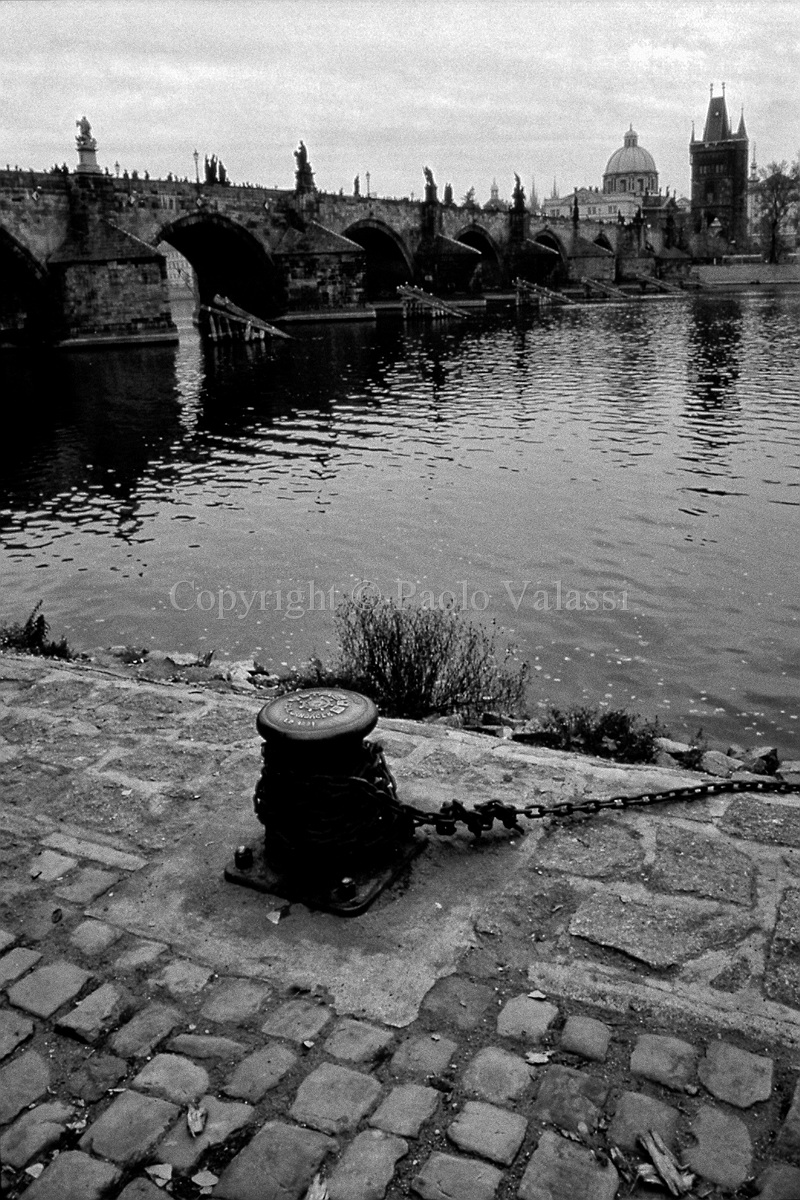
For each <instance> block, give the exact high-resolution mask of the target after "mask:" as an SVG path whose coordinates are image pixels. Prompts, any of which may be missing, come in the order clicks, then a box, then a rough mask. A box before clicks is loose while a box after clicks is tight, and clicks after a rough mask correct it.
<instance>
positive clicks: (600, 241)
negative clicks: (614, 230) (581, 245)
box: [594, 233, 616, 254]
mask: <svg viewBox="0 0 800 1200" xmlns="http://www.w3.org/2000/svg"><path fill="white" fill-rule="evenodd" d="M594 244H595V246H602V247H603V249H604V250H610V251H611V253H612V254H614V253H616V252H615V250H614V247H613V246H612V245H611V242H610V240H609V238H608V236H607V235H606V234H605V233H598V235H597V237H596V238H595V239H594Z"/></svg>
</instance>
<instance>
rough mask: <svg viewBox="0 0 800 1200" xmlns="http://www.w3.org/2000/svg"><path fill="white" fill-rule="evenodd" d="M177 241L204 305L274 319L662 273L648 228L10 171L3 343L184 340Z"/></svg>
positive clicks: (2, 234) (2, 184) (1, 248)
mask: <svg viewBox="0 0 800 1200" xmlns="http://www.w3.org/2000/svg"><path fill="white" fill-rule="evenodd" d="M653 236H655V237H656V238H658V236H659V235H658V232H657V231H656V232H655V234H653ZM165 242H166V243H169V244H170V245H172V246H175V247H176V248H177V249H178V250H179V251H180V252H181V253H183V254H184V255H185V256H186V258H187V259H188V260H189V261H190V262H191V263H192V265H193V267H194V268H195V270H196V273H197V276H198V281H199V287H200V298H201V301H203V302H208V301H210V300H211V299H213V296H214V295H216V294H222V295H226V296H228V297H229V298H230V299H231V300H233V301H234V302H235V303H236V304H238V305H240V306H241V307H242V308H245V309H247V310H248V311H250V312H253V313H255V314H256V315H259V316H262V317H267V318H268V317H270V316H274V315H276V314H279V313H281V312H286V311H291V310H292V309H305V310H316V309H327V310H329V311H336V312H340V313H346V312H347V311H349V310H359V309H363V308H364V307H365V305H367V304H368V302H370V301H371V300H372V299H374V298H376V297H380V296H383V297H384V298H389V297H390V296H394V295H395V294H396V285H397V284H399V283H405V282H409V283H417V284H423V285H424V286H428V287H430V288H431V290H438V291H440V292H442V293H447V292H448V291H451V292H452V291H460V290H465V289H466V288H468V287H470V286H473V287H479V286H480V284H478V283H476V282H475V281H477V280H478V279H479V277H480V280H481V282H482V284H483V285H484V286H492V287H497V286H503V287H509V286H510V284H511V282H512V280H513V278H514V276H515V274H523V275H525V276H526V277H531V273H533V275H536V274H537V273H539V275H538V278H539V281H545V280H547V279H550V278H552V279H553V281H554V282H569V281H572V280H575V279H578V278H581V277H583V276H588V277H595V278H600V279H607V280H610V281H613V280H614V279H615V278H617V277H618V274H619V272H620V268H621V266H624V264H625V262H627V263H628V264H629V265H630V263H634V265H635V267H636V268H637V269H638V271H639V273H646V272H647V271H648V270H652V259H653V254H652V253H651V252H650V251H646V250H645V249H644V247H643V234H642V230H641V227H639V228H638V229H634V228H633V227H631V226H624V227H623V226H618V225H616V224H610V225H603V224H602V223H601V222H596V223H595V222H589V221H581V222H580V223H579V225H578V226H576V225H574V224H573V223H572V222H571V221H568V220H565V221H563V222H559V221H556V222H551V223H550V224H546V223H544V222H542V221H540V220H537V218H535V217H533V216H532V215H531V214H530V213H528V212H527V211H525V212H522V211H519V212H512V211H509V210H508V209H507V208H505V209H504V208H502V207H498V208H496V209H494V210H486V209H479V208H476V207H467V206H463V205H441V204H438V203H429V202H427V201H425V200H410V199H389V198H382V197H376V196H369V197H367V196H345V195H343V194H341V193H340V194H332V193H325V192H319V191H313V190H312V191H308V192H305V193H302V192H301V193H296V192H293V191H288V190H279V189H268V188H261V187H243V186H236V185H225V186H223V185H219V184H213V185H208V184H203V185H200V184H196V183H190V182H187V181H185V180H184V181H178V180H149V179H138V178H130V179H127V178H122V179H120V178H117V177H113V176H110V175H108V174H104V173H100V172H96V173H88V174H83V175H81V174H79V173H74V174H69V173H67V172H62V171H58V170H56V171H53V172H47V173H46V172H20V171H0V255H2V259H3V263H4V264H6V265H9V269H8V270H5V271H3V272H2V275H3V278H4V280H5V283H4V285H2V286H0V290H2V289H3V288H4V290H5V294H2V295H0V330H2V329H3V328H5V329H9V328H11V329H17V330H18V329H20V328H21V327H22V325H23V324H24V323H25V322H26V321H31V320H32V319H34V318H35V319H36V320H39V321H41V322H46V321H50V322H51V323H54V324H55V325H56V326H57V327H58V330H59V336H61V337H66V338H72V339H76V338H77V339H79V340H80V339H81V338H82V337H93V336H98V337H112V336H115V335H123V336H124V335H126V334H130V335H131V336H135V337H146V336H150V335H152V336H153V337H154V338H155V339H156V340H157V339H158V338H161V337H166V336H172V335H174V327H173V326H172V323H171V319H170V316H169V308H168V298H167V289H166V271H165V265H164V259H163V256H162V254H161V252H160V250H159V247H160V248H161V250H163V249H164V243H165ZM479 266H480V267H481V272H478V271H476V268H477V267H479ZM623 273H624V272H623ZM123 280H125V283H124V284H123V282H122V281H123ZM126 306H127V307H126ZM31 314H33V318H32V315H31Z"/></svg>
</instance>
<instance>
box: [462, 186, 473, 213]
mask: <svg viewBox="0 0 800 1200" xmlns="http://www.w3.org/2000/svg"><path fill="white" fill-rule="evenodd" d="M461 203H462V204H464V205H465V206H466V207H467V208H474V207H475V188H474V187H471V188H468V189H467V191H466V192H465V193H464V198H463V200H462V201H461Z"/></svg>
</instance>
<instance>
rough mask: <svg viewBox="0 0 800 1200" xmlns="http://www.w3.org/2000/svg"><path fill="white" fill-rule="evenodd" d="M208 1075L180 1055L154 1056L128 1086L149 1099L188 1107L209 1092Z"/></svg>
mask: <svg viewBox="0 0 800 1200" xmlns="http://www.w3.org/2000/svg"><path fill="white" fill-rule="evenodd" d="M208 1083H209V1080H208V1072H207V1071H206V1070H205V1068H204V1067H200V1066H198V1065H197V1063H194V1062H192V1060H191V1059H190V1058H182V1057H181V1055H179V1054H157V1055H156V1056H155V1058H154V1059H153V1060H152V1061H151V1062H149V1063H148V1064H147V1066H145V1067H143V1068H142V1070H141V1071H140V1072H139V1074H138V1075H137V1076H136V1078H135V1079H134V1080H133V1081H132V1083H131V1087H132V1088H135V1089H136V1091H138V1092H146V1093H147V1094H148V1095H151V1096H161V1097H163V1099H165V1100H171V1101H172V1102H173V1103H174V1104H189V1103H190V1102H193V1101H195V1100H197V1098H198V1097H199V1096H201V1095H202V1094H203V1092H206V1091H207V1090H208Z"/></svg>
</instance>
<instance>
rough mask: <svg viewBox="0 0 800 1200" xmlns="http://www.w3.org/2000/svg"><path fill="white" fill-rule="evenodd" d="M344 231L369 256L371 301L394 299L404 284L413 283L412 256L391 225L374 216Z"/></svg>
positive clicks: (366, 281) (367, 272)
mask: <svg viewBox="0 0 800 1200" xmlns="http://www.w3.org/2000/svg"><path fill="white" fill-rule="evenodd" d="M342 232H343V234H344V236H345V237H347V238H350V241H351V242H357V243H358V245H359V246H361V248H362V249H363V251H364V254H365V256H366V269H365V272H364V290H365V292H366V296H367V299H368V300H381V299H385V300H388V299H390V298H391V299H394V298H395V297H396V292H397V288H398V287H399V286H400V285H401V284H404V283H413V281H414V264H413V261H412V259H411V255H410V254H409V252H408V248H407V246H406V244H405V242H404V241H403V239H402V238H401V237H400V235H399V234H398V233H395V231H394V230H393V229H392V228H391V227H390V226H389V225H386V224H384V222H383V221H377V220H375V218H374V217H364V218H362V219H361V220H359V221H354V222H353V224H352V225H348V226H347V228H346V229H344V230H343V231H342Z"/></svg>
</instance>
